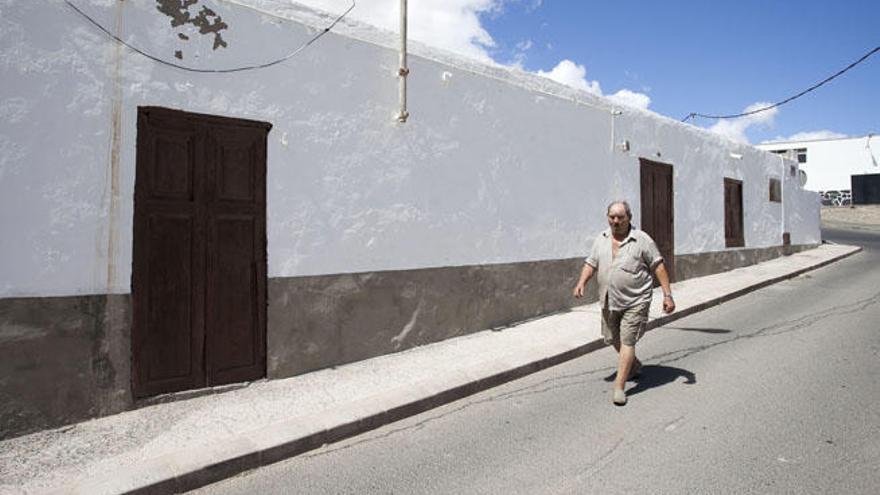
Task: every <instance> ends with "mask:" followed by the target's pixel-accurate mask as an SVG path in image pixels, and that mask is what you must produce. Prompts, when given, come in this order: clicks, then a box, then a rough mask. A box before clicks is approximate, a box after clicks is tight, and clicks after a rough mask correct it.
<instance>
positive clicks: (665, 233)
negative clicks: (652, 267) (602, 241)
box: [639, 158, 675, 280]
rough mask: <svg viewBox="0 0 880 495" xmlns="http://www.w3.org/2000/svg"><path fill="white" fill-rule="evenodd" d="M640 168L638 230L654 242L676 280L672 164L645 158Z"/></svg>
mask: <svg viewBox="0 0 880 495" xmlns="http://www.w3.org/2000/svg"><path fill="white" fill-rule="evenodd" d="M639 163H640V165H641V174H640V175H641V189H642V197H641V201H642V225H641V228H642V230H644V231H645V232H647V234H648V235H649V236H651V238H652V239H654V242H655V243H657V248H658V249H659V250H660V254H661V255H663V260H664V264H665V265H666V271H667V272H669V278H670V280H675V209H674V199H675V196H674V195H673V189H672V177H673V175H672V165H668V164H665V163H658V162H654V161H651V160H646V159H644V158H642V159H639Z"/></svg>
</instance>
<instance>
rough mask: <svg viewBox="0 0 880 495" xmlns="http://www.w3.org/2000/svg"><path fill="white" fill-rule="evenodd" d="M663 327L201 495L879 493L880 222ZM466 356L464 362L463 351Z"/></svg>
mask: <svg viewBox="0 0 880 495" xmlns="http://www.w3.org/2000/svg"><path fill="white" fill-rule="evenodd" d="M825 238H826V239H828V240H831V241H836V242H840V243H845V244H858V245H861V246H863V247H864V251H863V252H861V253H859V254H856V255H855V256H852V257H849V258H847V259H844V260H842V261H839V262H836V263H834V264H832V265H829V266H828V267H825V268H821V269H819V270H816V271H813V272H810V273H808V274H805V275H802V276H800V277H797V278H794V279H791V280H789V281H785V282H781V283H779V284H776V285H773V286H770V287H767V288H764V289H761V290H759V291H756V292H753V293H751V294H748V295H746V296H743V297H741V298H738V299H735V300H733V301H730V302H727V303H725V304H722V305H720V306H717V307H714V308H711V309H708V310H706V311H704V312H701V313H698V314H695V315H692V316H690V317H687V318H684V319H681V320H678V321H675V322H674V323H672V324H671V325H669V326H666V327H661V328H658V329H656V330H654V331H652V332H650V333H648V334H647V335H646V336H645V338H644V339H643V340H642V341H641V342H640V343H639V346H638V355H639V356H640V358H641V359H642V360H643V362H644V363H645V366H644V368H643V372H642V376H641V378H639V379H638V380H637V381H634V382H631V384H630V386H629V389H628V395H629V403H628V404H627V405H626V406H624V407H615V406H614V405H612V404H611V393H610V392H611V382H610V380H611V379H613V371H614V369H615V365H616V354H615V353H614V351H613V349H610V348H606V349H602V350H600V351H597V352H594V353H592V354H588V355H586V356H583V357H581V358H578V359H575V360H573V361H570V362H567V363H565V364H562V365H559V366H556V367H553V368H550V369H547V370H544V371H543V372H540V373H536V374H533V375H530V376H528V377H525V378H523V379H520V380H517V381H514V382H510V383H508V384H505V385H503V386H500V387H497V388H494V389H491V390H488V391H485V392H483V393H480V394H477V395H473V396H471V397H468V398H465V399H462V400H459V401H457V402H453V403H451V404H448V405H446V406H444V407H441V408H438V409H434V410H432V411H429V412H426V413H424V414H421V415H418V416H414V417H411V418H408V419H406V420H403V421H400V422H397V423H394V424H391V425H388V426H386V427H383V428H381V429H378V430H374V431H372V432H369V433H366V434H363V435H360V436H358V437H354V438H351V439H349V440H346V441H344V442H340V443H337V444H332V445H327V446H325V447H323V448H321V449H318V450H315V451H312V452H310V453H308V454H305V455H301V456H299V457H296V458H293V459H289V460H287V461H283V462H280V463H277V464H274V465H271V466H268V467H265V468H261V469H258V470H254V471H251V472H248V473H245V474H243V475H240V476H238V477H235V478H232V479H228V480H225V481H223V482H220V483H216V484H214V485H209V486H207V487H204V488H202V489H200V490H198V491H197V492H195V493H203V494H251V493H266V494H269V493H279V494H280V493H285V494H286V493H309V494H311V493H317V494H323V493H327V494H330V493H333V494H337V493H353V494H354V493H356V494H363V493H505V494H507V493H675V494H681V493H712V494H719V493H736V494H742V493H774V494H775V493H798V494H801V493H848V494H861V493H864V494H875V493H880V474H878V471H877V468H878V466H880V408H878V407H877V404H880V381H878V380H877V379H876V370H877V362H878V358H880V324H878V322H880V283H878V282H880V276H878V275H880V271H878V270H880V268H878V267H880V233H878V232H870V231H843V230H827V231H825ZM450 366H454V363H450Z"/></svg>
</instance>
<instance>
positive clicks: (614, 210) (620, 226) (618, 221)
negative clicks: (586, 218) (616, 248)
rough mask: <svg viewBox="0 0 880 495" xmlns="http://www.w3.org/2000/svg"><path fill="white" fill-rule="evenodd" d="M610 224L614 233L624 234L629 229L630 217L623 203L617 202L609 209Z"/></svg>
mask: <svg viewBox="0 0 880 495" xmlns="http://www.w3.org/2000/svg"><path fill="white" fill-rule="evenodd" d="M608 225H609V226H610V227H611V232H612V233H613V234H618V235H623V234H626V233H627V232H628V231H629V217H628V216H626V209H625V208H624V207H623V205H621V204H615V205H613V206H612V207H611V208H610V209H609V210H608Z"/></svg>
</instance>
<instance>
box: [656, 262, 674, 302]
mask: <svg viewBox="0 0 880 495" xmlns="http://www.w3.org/2000/svg"><path fill="white" fill-rule="evenodd" d="M654 275H656V276H657V280H659V281H660V288H661V289H662V290H663V311H665V312H666V313H672V312H673V311H675V300H673V299H672V288H671V287H669V274H668V273H666V265H664V264H663V262H662V261H661V262H660V263H657V266H656V267H655V268H654Z"/></svg>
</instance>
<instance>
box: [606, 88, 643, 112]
mask: <svg viewBox="0 0 880 495" xmlns="http://www.w3.org/2000/svg"><path fill="white" fill-rule="evenodd" d="M608 99H609V100H611V101H613V102H615V103H619V104H621V105H626V106H629V107H636V108H641V109H643V110H647V109H648V105H650V104H651V98H650V97H649V96H648V95H646V94H644V93H636V92H635V91H630V90H628V89H621V90H620V91H618V92H617V93H614V94H613V95H610V96H608Z"/></svg>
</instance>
